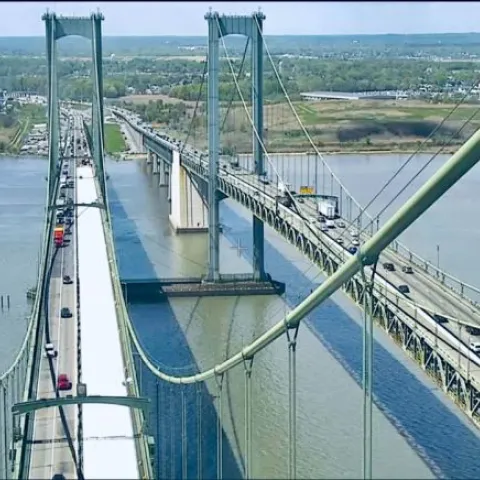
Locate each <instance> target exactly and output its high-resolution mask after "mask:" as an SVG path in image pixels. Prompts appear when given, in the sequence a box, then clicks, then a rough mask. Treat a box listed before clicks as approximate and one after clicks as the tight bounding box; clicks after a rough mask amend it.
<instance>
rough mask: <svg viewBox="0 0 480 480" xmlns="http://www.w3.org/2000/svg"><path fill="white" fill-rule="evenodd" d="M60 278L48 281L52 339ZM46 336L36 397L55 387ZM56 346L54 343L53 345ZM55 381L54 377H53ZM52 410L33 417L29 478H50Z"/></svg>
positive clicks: (52, 392)
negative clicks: (46, 346) (46, 351)
mask: <svg viewBox="0 0 480 480" xmlns="http://www.w3.org/2000/svg"><path fill="white" fill-rule="evenodd" d="M55 261H56V262H58V263H60V264H61V263H62V258H61V257H57V258H56V260H55ZM61 286H62V283H61V279H60V278H52V279H51V281H50V292H49V293H50V299H49V314H50V315H49V316H50V336H51V339H52V340H53V339H54V338H55V335H56V334H57V331H58V325H59V324H58V318H57V316H56V315H52V312H55V311H56V310H57V309H58V306H59V304H60V294H61ZM45 344H46V338H45V336H44V338H43V340H42V345H41V348H42V356H41V360H40V375H39V387H38V391H37V398H53V397H54V396H55V389H54V386H53V385H52V377H51V373H50V366H49V362H48V358H47V357H46V356H45V355H44V352H45V348H44V347H45ZM54 347H55V348H57V346H56V345H54ZM52 361H53V367H54V370H55V371H56V369H57V358H55V359H53V360H52ZM55 381H56V379H55ZM52 411H53V409H45V410H38V411H37V412H35V417H34V422H35V425H34V435H33V438H34V441H36V442H41V443H34V445H33V449H32V456H31V461H30V478H51V477H49V474H50V470H49V468H50V465H51V463H52V462H51V455H52V447H53V444H52Z"/></svg>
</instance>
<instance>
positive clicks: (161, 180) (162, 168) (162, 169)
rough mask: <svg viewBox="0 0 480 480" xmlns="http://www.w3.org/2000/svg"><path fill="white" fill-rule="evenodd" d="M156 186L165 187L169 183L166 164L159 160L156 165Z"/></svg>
mask: <svg viewBox="0 0 480 480" xmlns="http://www.w3.org/2000/svg"><path fill="white" fill-rule="evenodd" d="M158 175H159V177H158V186H159V187H166V186H167V185H168V183H169V181H168V180H169V170H168V164H167V163H166V162H164V161H162V160H160V162H159V165H158Z"/></svg>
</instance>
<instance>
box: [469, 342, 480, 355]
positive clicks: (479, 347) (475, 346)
mask: <svg viewBox="0 0 480 480" xmlns="http://www.w3.org/2000/svg"><path fill="white" fill-rule="evenodd" d="M470 349H471V350H473V351H474V352H475V353H476V354H477V355H478V354H479V353H480V342H470Z"/></svg>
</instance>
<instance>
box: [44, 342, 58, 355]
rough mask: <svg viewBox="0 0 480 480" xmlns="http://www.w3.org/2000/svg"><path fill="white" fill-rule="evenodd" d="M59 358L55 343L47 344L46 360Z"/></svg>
mask: <svg viewBox="0 0 480 480" xmlns="http://www.w3.org/2000/svg"><path fill="white" fill-rule="evenodd" d="M57 356H58V352H57V351H56V350H55V347H54V346H53V343H47V344H46V345H45V358H48V357H50V358H56V357H57Z"/></svg>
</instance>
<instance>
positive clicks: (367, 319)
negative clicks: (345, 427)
mask: <svg viewBox="0 0 480 480" xmlns="http://www.w3.org/2000/svg"><path fill="white" fill-rule="evenodd" d="M361 262H362V264H363V266H362V269H361V273H362V279H363V285H364V289H363V382H362V389H363V478H364V479H365V480H371V479H372V437H373V428H372V416H373V407H372V405H373V402H372V397H373V302H374V296H373V287H374V280H375V273H376V271H377V263H378V256H377V258H376V259H375V262H374V264H373V267H372V273H371V275H370V279H367V276H366V275H365V267H366V266H367V264H368V262H369V260H368V259H367V258H362V259H361Z"/></svg>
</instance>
